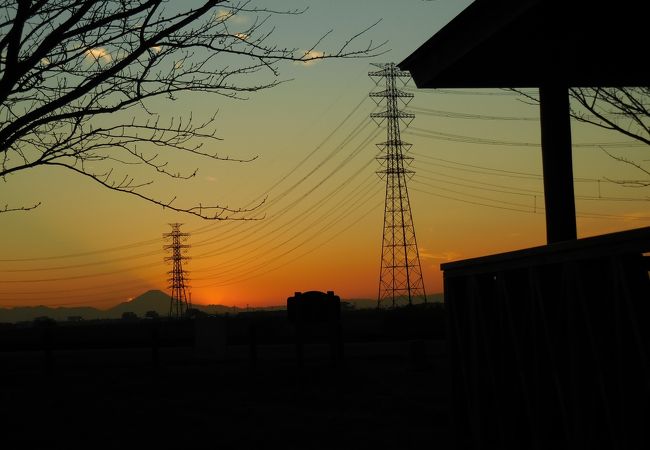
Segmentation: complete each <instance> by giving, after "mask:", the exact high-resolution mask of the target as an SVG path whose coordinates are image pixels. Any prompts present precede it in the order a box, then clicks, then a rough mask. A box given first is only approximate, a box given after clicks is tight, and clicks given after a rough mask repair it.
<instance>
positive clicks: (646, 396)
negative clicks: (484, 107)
mask: <svg viewBox="0 0 650 450" xmlns="http://www.w3.org/2000/svg"><path fill="white" fill-rule="evenodd" d="M647 30H648V27H647V19H646V16H645V15H644V13H643V6H642V3H640V2H635V1H632V0H620V1H617V2H615V3H598V2H590V1H586V0H573V1H571V2H566V1H560V0H475V1H474V2H473V3H472V4H470V5H469V6H468V7H467V8H466V9H465V10H464V11H462V12H461V13H460V14H459V15H458V16H457V17H456V18H454V19H453V20H452V21H451V22H449V23H448V24H447V25H446V26H445V27H443V28H442V29H441V30H439V31H438V32H437V33H436V34H435V35H434V36H433V37H431V38H430V39H429V40H428V41H427V42H425V43H424V44H423V45H422V46H421V47H420V48H418V49H417V50H416V51H414V52H413V53H412V54H411V55H409V56H408V57H407V58H406V59H405V60H404V61H402V62H401V63H400V64H399V67H400V68H401V69H403V70H408V71H409V72H410V73H411V76H412V77H413V80H414V81H415V84H416V86H417V87H418V88H538V89H539V100H540V125H541V144H542V163H543V172H544V196H545V207H546V229H547V242H548V245H546V246H544V247H537V248H533V249H523V250H519V251H516V252H511V253H506V254H501V255H491V256H486V257H483V258H476V259H473V260H466V261H457V262H452V263H447V264H443V265H442V266H441V267H442V269H443V271H444V284H445V303H446V307H447V311H448V320H449V328H448V330H449V335H448V341H449V345H450V354H451V357H452V364H451V367H452V397H453V401H452V410H451V418H452V437H453V442H454V445H455V448H511V447H513V448H514V447H515V446H516V447H519V448H569V447H570V448H640V447H638V441H639V440H642V441H643V440H645V447H648V448H650V443H648V442H647V441H648V439H649V438H648V434H647V432H645V431H644V430H645V427H646V426H645V423H644V420H643V417H644V416H645V414H647V405H648V404H650V383H648V382H647V380H648V379H650V361H649V356H650V333H649V332H648V331H647V327H646V326H644V325H643V324H644V322H648V320H649V319H650V307H649V306H648V303H649V302H650V281H649V278H648V269H649V268H650V265H649V264H648V257H647V256H644V254H645V255H647V254H648V253H649V252H650V228H643V229H639V230H631V231H626V232H621V233H614V234H611V235H604V236H598V237H595V238H589V239H577V231H576V219H575V200H574V193H573V168H572V154H571V150H572V148H571V126H570V116H569V96H568V88H569V87H622V86H650V71H648V70H647V68H646V67H645V66H646V61H645V59H646V58H645V57H644V55H646V54H647V42H648V40H647V36H648V31H647Z"/></svg>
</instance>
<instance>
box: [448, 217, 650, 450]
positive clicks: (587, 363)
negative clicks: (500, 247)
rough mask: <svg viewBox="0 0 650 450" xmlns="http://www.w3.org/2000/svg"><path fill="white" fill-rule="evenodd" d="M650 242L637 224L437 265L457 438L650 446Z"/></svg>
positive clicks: (520, 444) (527, 444)
mask: <svg viewBox="0 0 650 450" xmlns="http://www.w3.org/2000/svg"><path fill="white" fill-rule="evenodd" d="M648 252H650V228H642V229H637V230H631V231H625V232H620V233H613V234H608V235H602V236H597V237H592V238H586V239H578V240H575V241H566V242H560V243H556V244H552V245H547V246H542V247H535V248H529V249H525V250H520V251H515V252H510V253H504V254H498V255H492V256H487V257H482V258H476V259H469V260H464V261H458V262H452V263H447V264H443V265H442V270H443V271H444V286H445V306H446V309H447V317H448V343H449V352H450V355H451V369H452V370H451V385H452V405H451V423H452V439H453V442H454V445H455V448H462V449H465V448H472V449H479V448H485V449H488V448H504V449H505V448H519V449H528V448H535V449H537V448H539V449H554V450H555V449H562V448H584V449H595V448H621V449H631V448H650V442H649V437H648V436H649V434H650V433H648V431H647V430H648V426H649V425H648V422H647V420H648V414H650V363H649V359H648V358H649V356H650V280H649V277H648V270H649V265H648V260H649V259H650V258H648V256H644V254H647V253H648ZM639 442H643V446H642V447H638V445H639V444H638V443H639Z"/></svg>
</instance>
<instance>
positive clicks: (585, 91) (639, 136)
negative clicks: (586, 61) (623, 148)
mask: <svg viewBox="0 0 650 450" xmlns="http://www.w3.org/2000/svg"><path fill="white" fill-rule="evenodd" d="M508 90H509V91H514V92H517V93H518V94H519V95H521V96H522V99H523V101H524V102H526V103H528V104H539V99H538V98H536V97H534V96H533V95H531V94H529V93H527V92H525V91H523V90H521V89H508ZM569 97H570V98H571V100H572V102H571V110H570V114H571V117H572V118H573V119H575V120H577V121H579V122H582V123H587V124H590V125H594V126H597V127H599V128H602V129H605V130H610V131H615V132H617V133H620V134H623V135H625V136H627V137H629V138H631V139H634V140H636V141H639V142H642V143H643V144H646V145H650V87H618V88H602V87H598V88H569ZM600 148H601V150H602V151H603V152H605V153H606V154H607V155H608V156H609V157H610V158H612V159H613V160H615V161H618V162H621V163H624V164H628V165H630V166H632V167H634V168H636V169H637V170H639V171H641V172H642V173H644V174H645V175H648V176H650V170H648V169H646V168H645V167H643V166H642V164H641V163H639V162H636V161H632V160H630V159H629V158H625V157H622V156H616V155H614V154H612V153H610V152H608V151H607V150H605V149H604V148H603V147H600ZM608 181H613V182H615V183H619V184H622V185H625V186H634V187H645V186H650V182H645V181H643V180H632V181H629V180H628V181H626V180H608Z"/></svg>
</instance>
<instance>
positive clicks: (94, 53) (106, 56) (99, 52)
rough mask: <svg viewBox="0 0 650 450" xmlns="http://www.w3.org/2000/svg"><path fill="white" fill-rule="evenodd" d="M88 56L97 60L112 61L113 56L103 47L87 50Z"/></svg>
mask: <svg viewBox="0 0 650 450" xmlns="http://www.w3.org/2000/svg"><path fill="white" fill-rule="evenodd" d="M86 58H89V59H93V60H95V61H97V62H99V61H104V62H111V61H112V60H113V57H112V56H111V54H110V53H108V51H107V50H106V49H105V48H103V47H95V48H89V49H87V50H86Z"/></svg>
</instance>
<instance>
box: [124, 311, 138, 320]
mask: <svg viewBox="0 0 650 450" xmlns="http://www.w3.org/2000/svg"><path fill="white" fill-rule="evenodd" d="M137 319H138V315H137V314H136V313H134V312H132V311H124V312H123V313H122V320H137Z"/></svg>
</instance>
